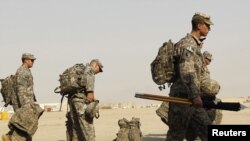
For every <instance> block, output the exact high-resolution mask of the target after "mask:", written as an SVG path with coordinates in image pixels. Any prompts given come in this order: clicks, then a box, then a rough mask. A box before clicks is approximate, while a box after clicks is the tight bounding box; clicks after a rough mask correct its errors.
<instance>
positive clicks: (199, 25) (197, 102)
mask: <svg viewBox="0 0 250 141" xmlns="http://www.w3.org/2000/svg"><path fill="white" fill-rule="evenodd" d="M212 24H213V23H212V22H211V20H210V17H209V16H207V15H205V14H202V13H195V15H194V16H193V18H192V31H191V33H190V34H188V35H187V36H186V37H184V38H182V39H181V40H180V41H179V42H177V43H176V45H175V59H176V64H175V65H176V67H175V68H176V73H177V74H176V78H175V80H174V82H173V84H172V86H171V89H170V94H169V95H170V97H180V98H188V99H190V100H191V101H192V103H193V106H188V105H182V104H176V103H170V105H169V115H168V124H169V130H168V133H167V138H166V141H182V140H183V139H184V138H185V135H186V132H187V130H188V127H189V124H191V123H194V125H196V127H198V128H199V129H200V130H199V132H198V133H197V134H198V136H199V137H200V138H201V140H202V141H207V135H208V131H207V125H209V124H211V121H210V119H209V117H208V115H207V113H206V111H205V109H204V108H202V100H201V91H200V82H201V74H202V73H203V71H204V67H205V65H204V62H203V59H202V53H201V51H200V49H201V41H200V40H199V38H200V37H201V36H204V37H206V36H207V34H208V32H209V31H210V25H212Z"/></svg>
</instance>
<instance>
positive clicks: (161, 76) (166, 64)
mask: <svg viewBox="0 0 250 141" xmlns="http://www.w3.org/2000/svg"><path fill="white" fill-rule="evenodd" d="M151 74H152V78H153V81H154V82H155V83H156V84H157V85H164V84H165V83H168V84H171V83H172V82H173V79H174V75H175V69H174V43H173V42H172V41H171V40H169V41H168V42H165V43H163V45H162V46H161V47H160V48H159V51H158V54H157V56H156V58H155V59H154V60H153V62H152V63H151ZM159 88H160V89H161V88H162V87H159Z"/></svg>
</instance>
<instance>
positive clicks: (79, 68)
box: [55, 64, 85, 95]
mask: <svg viewBox="0 0 250 141" xmlns="http://www.w3.org/2000/svg"><path fill="white" fill-rule="evenodd" d="M84 70H85V66H84V65H83V64H75V65H74V66H72V67H70V68H68V69H66V70H65V71H64V72H63V73H62V74H61V75H59V77H60V78H59V82H60V86H59V87H57V88H56V89H55V93H61V94H62V95H66V94H71V93H75V92H76V91H77V90H80V89H83V88H84V86H85V85H84V80H83V79H84ZM58 89H60V90H59V91H58Z"/></svg>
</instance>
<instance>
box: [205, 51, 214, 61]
mask: <svg viewBox="0 0 250 141" xmlns="http://www.w3.org/2000/svg"><path fill="white" fill-rule="evenodd" d="M203 57H204V58H207V59H209V60H213V58H212V54H211V53H209V52H208V51H204V52H203Z"/></svg>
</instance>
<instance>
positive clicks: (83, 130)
mask: <svg viewBox="0 0 250 141" xmlns="http://www.w3.org/2000/svg"><path fill="white" fill-rule="evenodd" d="M102 68H103V65H102V63H101V62H100V61H99V60H98V59H93V60H92V61H91V62H90V63H89V64H86V65H83V64H76V65H74V66H73V67H70V68H68V69H66V70H65V71H64V72H63V73H62V74H61V75H60V79H59V81H60V86H59V87H57V88H56V89H55V92H56V93H61V94H62V95H63V96H64V95H67V97H68V105H69V112H67V115H66V117H67V121H66V128H67V131H66V136H67V140H68V141H73V140H74V141H75V140H78V141H82V140H84V141H94V140H95V130H94V125H93V120H94V118H98V117H99V111H98V109H99V108H98V103H99V101H98V100H96V99H95V97H94V83H95V75H96V74H98V73H100V72H102V71H103V70H102Z"/></svg>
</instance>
